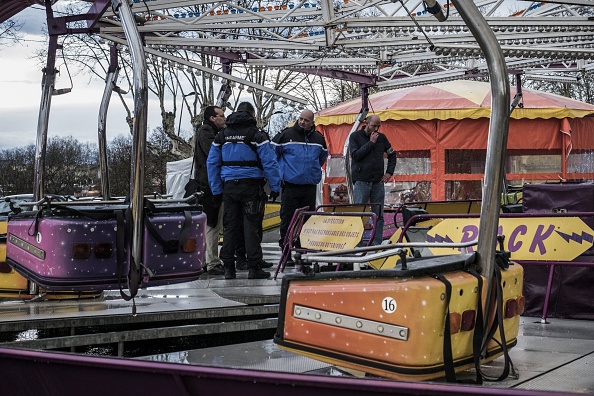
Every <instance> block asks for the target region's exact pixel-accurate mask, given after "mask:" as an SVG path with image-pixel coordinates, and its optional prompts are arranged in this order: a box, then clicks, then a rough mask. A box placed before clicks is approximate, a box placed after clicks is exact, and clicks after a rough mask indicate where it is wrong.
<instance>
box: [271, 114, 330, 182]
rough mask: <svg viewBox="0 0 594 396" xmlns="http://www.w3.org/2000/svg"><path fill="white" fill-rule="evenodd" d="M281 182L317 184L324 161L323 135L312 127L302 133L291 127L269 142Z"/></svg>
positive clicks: (325, 152)
mask: <svg viewBox="0 0 594 396" xmlns="http://www.w3.org/2000/svg"><path fill="white" fill-rule="evenodd" d="M272 146H273V147H274V151H276V155H277V159H278V164H279V166H280V174H281V178H282V180H283V181H286V182H289V183H292V184H318V183H319V182H320V180H322V166H323V165H324V163H325V162H326V159H327V158H328V149H327V148H326V140H325V139H324V136H323V135H322V134H321V133H320V132H318V131H316V130H315V128H312V130H311V131H309V132H305V131H304V130H303V128H301V127H300V126H299V125H297V124H295V125H293V126H292V127H290V128H287V129H285V130H284V131H282V132H281V133H279V134H278V135H276V136H275V137H274V138H273V139H272Z"/></svg>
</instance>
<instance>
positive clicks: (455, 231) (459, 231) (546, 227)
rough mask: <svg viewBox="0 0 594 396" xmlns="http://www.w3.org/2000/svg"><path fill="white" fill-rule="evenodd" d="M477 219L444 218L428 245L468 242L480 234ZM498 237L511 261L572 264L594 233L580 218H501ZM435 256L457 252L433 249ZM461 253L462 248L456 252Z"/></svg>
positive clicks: (589, 242) (586, 246)
mask: <svg viewBox="0 0 594 396" xmlns="http://www.w3.org/2000/svg"><path fill="white" fill-rule="evenodd" d="M479 221H480V219H478V218H472V219H468V218H467V219H444V220H443V221H442V222H441V223H439V224H437V225H436V226H435V227H433V228H432V229H431V230H430V231H429V232H428V233H427V242H469V241H473V240H476V239H477V238H478V235H479ZM497 234H498V235H504V236H505V241H504V248H505V250H508V251H509V252H511V258H512V260H541V261H553V260H557V261H571V260H573V259H574V258H576V257H577V256H579V255H580V254H582V253H583V252H585V251H586V250H588V249H590V248H591V247H592V244H593V243H594V231H592V229H591V228H590V227H588V225H587V224H586V223H584V222H583V221H582V220H581V219H580V218H579V217H530V218H526V217H523V218H519V217H516V218H500V219H499V228H498V231H497ZM430 250H431V252H432V253H433V254H435V255H443V254H452V252H453V250H454V249H441V248H431V249H430ZM456 250H460V249H456Z"/></svg>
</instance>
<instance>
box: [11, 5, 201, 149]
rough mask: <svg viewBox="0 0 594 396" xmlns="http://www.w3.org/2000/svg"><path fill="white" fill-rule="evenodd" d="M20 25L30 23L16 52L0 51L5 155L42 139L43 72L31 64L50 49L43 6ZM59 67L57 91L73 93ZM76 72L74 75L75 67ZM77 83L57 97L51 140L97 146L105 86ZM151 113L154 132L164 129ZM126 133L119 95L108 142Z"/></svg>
mask: <svg viewBox="0 0 594 396" xmlns="http://www.w3.org/2000/svg"><path fill="white" fill-rule="evenodd" d="M17 19H19V20H20V21H24V22H25V26H24V28H23V30H22V33H24V37H23V40H22V41H21V42H20V43H18V44H16V45H13V46H10V47H5V46H3V47H0V149H3V148H10V147H20V146H26V145H28V144H35V142H36V137H37V118H38V114H39V104H40V100H41V79H42V72H41V69H42V67H43V66H40V65H38V64H37V63H36V61H35V60H33V59H30V58H31V57H32V55H33V54H34V52H35V49H36V48H39V47H40V46H41V47H42V48H46V47H47V38H46V37H45V36H44V35H43V34H42V33H41V28H42V26H43V24H44V23H45V11H44V10H43V9H42V8H41V6H34V7H30V8H29V9H27V10H26V11H24V12H22V13H21V14H19V15H18V16H17ZM56 67H57V68H58V69H59V70H60V74H59V75H58V76H57V78H56V84H55V87H56V88H57V89H59V88H69V87H70V80H69V78H68V73H67V72H66V69H65V67H64V65H63V62H62V61H61V58H59V57H57V60H56ZM70 71H71V72H73V68H72V67H71V69H70ZM73 80H74V84H73V89H72V92H71V93H68V94H65V95H59V96H53V97H52V105H51V112H50V117H49V128H48V136H49V137H52V136H73V137H75V138H76V139H78V140H79V141H81V142H94V143H96V142H97V128H98V127H97V125H98V112H99V105H100V103H101V98H102V96H103V89H104V83H103V81H99V80H95V81H92V82H91V83H89V77H88V76H79V77H76V76H73ZM128 96H130V95H128ZM131 107H133V106H131ZM151 107H152V109H153V113H154V111H155V110H156V111H157V113H158V112H159V110H158V107H155V105H152V106H151V105H150V104H149V121H148V128H149V131H150V130H152V129H154V128H155V127H157V126H159V119H160V117H153V116H151V113H152V112H151ZM184 118H186V120H184ZM183 121H189V117H187V114H186V117H182V129H186V130H189V129H190V128H191V127H190V125H189V122H188V125H187V126H185V125H184V124H185V123H184V122H183ZM126 133H128V127H127V124H126V122H125V112H124V110H123V108H122V106H121V104H120V103H119V100H116V95H115V94H114V96H113V97H112V100H111V103H110V108H109V114H108V117H107V139H108V140H111V139H112V138H113V137H115V136H117V135H120V134H126Z"/></svg>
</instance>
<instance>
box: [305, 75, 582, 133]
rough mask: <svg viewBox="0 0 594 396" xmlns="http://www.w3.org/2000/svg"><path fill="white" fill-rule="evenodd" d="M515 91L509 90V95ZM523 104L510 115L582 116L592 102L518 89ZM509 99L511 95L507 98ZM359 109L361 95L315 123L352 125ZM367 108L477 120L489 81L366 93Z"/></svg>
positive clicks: (390, 116) (397, 115) (486, 108)
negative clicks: (367, 94)
mask: <svg viewBox="0 0 594 396" xmlns="http://www.w3.org/2000/svg"><path fill="white" fill-rule="evenodd" d="M515 94H516V89H515V87H512V89H511V97H512V98H513V96H514V95H515ZM522 96H523V99H522V101H521V102H520V103H523V105H524V107H523V108H519V107H516V108H515V109H514V111H513V112H512V114H511V118H516V119H519V118H529V119H534V118H545V119H546V118H559V119H561V118H582V117H586V116H588V115H592V114H594V105H591V104H588V103H584V102H580V101H577V100H574V99H570V98H566V97H564V96H560V95H555V94H551V93H547V92H542V91H537V90H533V89H522ZM510 99H511V98H510ZM360 110H361V98H357V99H352V100H349V101H346V102H343V103H341V104H339V105H336V106H333V107H329V108H327V109H324V110H321V111H320V112H318V113H317V114H316V124H317V125H330V124H335V125H340V124H352V123H354V122H355V118H356V116H357V114H358V113H359V111H360ZM369 111H370V113H374V114H377V115H379V116H380V118H381V119H382V121H385V120H434V119H437V120H446V119H457V120H460V119H465V118H471V119H477V118H488V117H490V115H491V84H490V83H488V82H481V81H469V80H456V81H449V82H443V83H436V84H430V85H423V86H418V87H411V88H402V89H395V90H391V91H383V92H378V93H376V94H373V95H370V96H369Z"/></svg>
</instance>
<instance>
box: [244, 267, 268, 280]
mask: <svg viewBox="0 0 594 396" xmlns="http://www.w3.org/2000/svg"><path fill="white" fill-rule="evenodd" d="M268 278H270V272H266V271H262V269H261V268H250V271H249V272H248V279H268Z"/></svg>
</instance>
